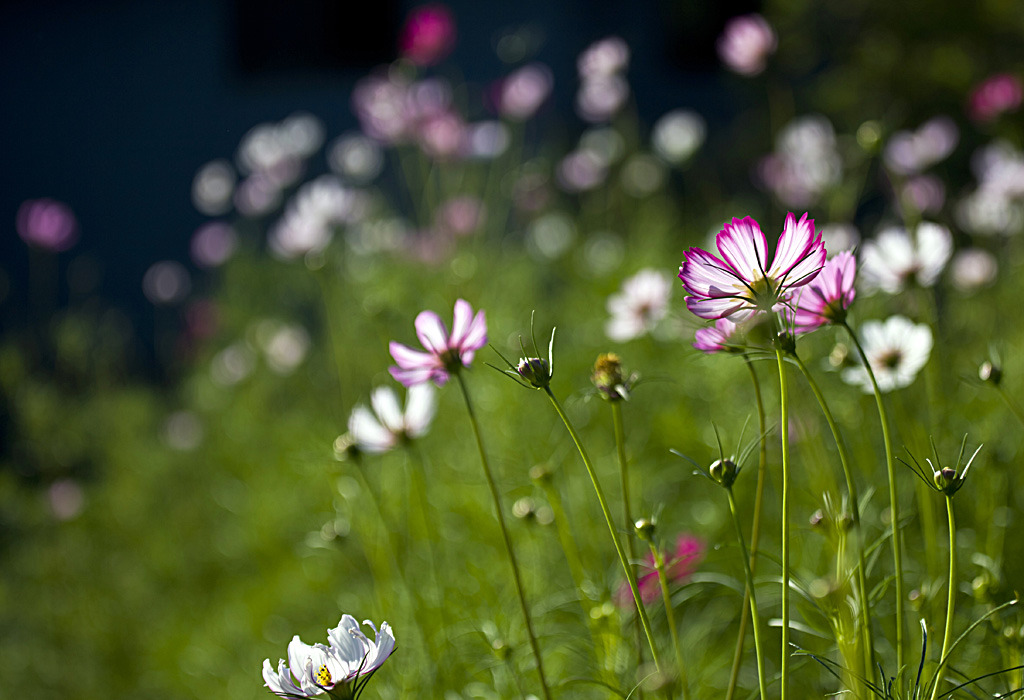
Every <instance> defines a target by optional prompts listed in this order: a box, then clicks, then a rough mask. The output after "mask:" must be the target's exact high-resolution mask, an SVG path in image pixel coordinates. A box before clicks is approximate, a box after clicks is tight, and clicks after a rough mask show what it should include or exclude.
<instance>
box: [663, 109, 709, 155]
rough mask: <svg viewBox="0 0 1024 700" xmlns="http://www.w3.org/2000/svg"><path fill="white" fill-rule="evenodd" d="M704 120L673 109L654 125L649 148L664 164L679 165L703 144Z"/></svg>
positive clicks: (698, 116) (686, 110)
mask: <svg viewBox="0 0 1024 700" xmlns="http://www.w3.org/2000/svg"><path fill="white" fill-rule="evenodd" d="M706 134H707V126H706V125H705V123H704V118H703V117H702V116H700V115H699V114H697V113H696V112H691V111H690V110H688V109H675V110H672V111H671V112H668V113H667V114H664V115H662V117H661V119H659V120H658V121H656V122H655V123H654V129H653V130H652V132H651V147H652V148H653V149H654V152H655V153H656V154H658V156H659V157H660V158H661V159H662V160H664V161H665V162H666V163H670V164H672V165H681V164H682V163H685V162H686V161H688V160H689V159H690V157H691V156H692V155H693V154H694V153H695V152H696V151H697V149H698V148H700V147H701V144H703V143H704V137H705V135H706Z"/></svg>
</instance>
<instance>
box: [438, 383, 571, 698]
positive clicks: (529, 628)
mask: <svg viewBox="0 0 1024 700" xmlns="http://www.w3.org/2000/svg"><path fill="white" fill-rule="evenodd" d="M455 378H456V379H457V380H458V382H459V388H460V389H462V398H463V399H465V401H466V411H467V412H468V413H469V422H470V423H472V425H473V435H474V436H475V437H476V446H477V450H479V452H480V464H481V466H483V469H484V477H485V478H486V479H487V486H488V488H490V491H491V498H492V499H493V501H494V513H495V516H496V517H497V519H498V525H499V526H500V528H501V538H502V540H503V541H504V542H505V552H506V554H508V562H509V565H510V566H511V567H512V579H513V580H514V581H515V585H516V594H517V596H518V597H519V607H520V608H521V609H522V611H523V621H524V622H525V623H526V636H527V637H529V640H530V649H531V650H532V651H533V658H534V660H535V661H536V663H537V675H538V676H540V687H541V691H542V692H543V693H544V698H545V700H551V691H550V690H548V682H547V679H546V678H545V677H544V661H543V659H542V658H541V655H540V646H539V645H538V644H537V636H536V635H535V634H534V633H533V622H532V621H531V619H530V608H529V606H528V605H527V604H526V594H525V593H524V592H523V579H522V575H521V574H520V572H519V564H518V563H517V562H516V553H515V550H513V549H512V538H511V537H510V536H509V534H508V527H507V526H506V525H505V514H504V512H503V511H502V508H501V494H500V493H499V492H498V484H497V483H496V482H495V481H494V474H493V473H491V466H490V463H489V462H488V461H487V451H486V450H484V441H483V437H482V436H481V435H480V425H479V423H478V422H477V419H476V413H475V412H474V411H473V403H472V402H471V401H470V400H469V389H467V388H466V380H465V379H463V377H462V373H461V372H456V373H455Z"/></svg>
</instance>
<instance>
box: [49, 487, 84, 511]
mask: <svg viewBox="0 0 1024 700" xmlns="http://www.w3.org/2000/svg"><path fill="white" fill-rule="evenodd" d="M47 495H48V496H49V499H50V510H52V511H53V516H54V517H55V518H57V520H71V519H72V518H74V517H75V516H77V515H78V514H79V513H81V512H82V506H84V505H85V495H84V494H83V493H82V487H81V486H79V485H78V482H77V481H75V480H74V479H58V480H57V481H55V482H53V484H51V485H50V489H49V491H48V492H47Z"/></svg>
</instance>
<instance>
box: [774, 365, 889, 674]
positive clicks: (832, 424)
mask: <svg viewBox="0 0 1024 700" xmlns="http://www.w3.org/2000/svg"><path fill="white" fill-rule="evenodd" d="M791 356H792V358H793V359H794V360H795V361H796V364H797V366H798V367H799V368H800V371H801V372H803V375H804V377H805V378H806V379H807V384H808V385H809V386H810V387H811V392H812V393H813V394H814V398H816V399H817V400H818V405H819V406H821V412H822V413H824V414H825V422H826V423H828V427H829V429H830V430H831V431H832V439H833V440H834V441H835V443H836V449H837V450H838V451H839V462H840V463H841V464H842V466H843V476H844V478H845V479H846V490H847V492H848V493H849V494H850V514H851V515H852V516H853V526H854V528H855V530H856V532H857V535H858V536H857V542H856V546H857V577H856V579H855V580H856V582H857V584H856V585H857V597H858V598H859V599H860V609H859V614H860V625H861V645H862V647H863V648H862V652H863V655H864V670H863V673H862V674H861V675H863V677H865V678H867V677H869V676H870V675H871V671H872V669H873V668H874V645H873V642H872V638H871V618H870V615H869V613H870V611H869V610H868V603H869V601H868V584H867V577H866V575H865V572H866V571H867V564H866V563H865V561H864V532H863V529H862V523H861V519H860V497H859V496H858V494H857V482H855V481H854V480H853V470H852V469H851V468H850V458H849V455H848V454H847V451H846V444H845V443H844V442H843V438H842V435H840V433H839V426H838V425H837V424H836V421H835V418H833V417H832V411H831V410H830V409H829V407H828V403H827V402H826V401H825V395H824V394H822V393H821V388H820V387H819V386H818V383H817V382H816V381H815V380H814V375H812V374H811V371H810V370H809V369H807V365H806V364H804V361H803V360H802V359H800V357H799V356H798V355H797V354H796V353H795V352H794V353H792V355H791ZM865 690H868V689H867V688H866V687H865Z"/></svg>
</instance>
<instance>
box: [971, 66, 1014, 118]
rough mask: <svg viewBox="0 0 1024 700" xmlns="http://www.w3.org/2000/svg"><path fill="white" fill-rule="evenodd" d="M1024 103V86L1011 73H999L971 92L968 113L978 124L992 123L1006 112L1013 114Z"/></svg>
mask: <svg viewBox="0 0 1024 700" xmlns="http://www.w3.org/2000/svg"><path fill="white" fill-rule="evenodd" d="M1022 101H1024V85H1021V81H1020V78H1018V77H1017V76H1015V75H1012V74H1010V73H997V74H996V75H993V76H991V77H989V78H986V79H985V80H984V81H983V82H982V83H981V84H980V85H978V86H977V87H976V88H974V91H973V92H971V97H970V102H969V104H968V106H967V113H968V115H970V117H971V119H973V120H974V121H976V122H990V121H993V120H994V119H996V118H997V117H999V116H1000V115H1001V114H1004V113H1006V112H1013V111H1015V110H1016V109H1017V108H1018V107H1020V105H1021V102H1022Z"/></svg>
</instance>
